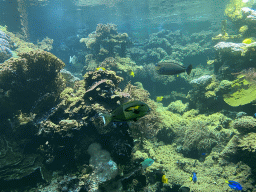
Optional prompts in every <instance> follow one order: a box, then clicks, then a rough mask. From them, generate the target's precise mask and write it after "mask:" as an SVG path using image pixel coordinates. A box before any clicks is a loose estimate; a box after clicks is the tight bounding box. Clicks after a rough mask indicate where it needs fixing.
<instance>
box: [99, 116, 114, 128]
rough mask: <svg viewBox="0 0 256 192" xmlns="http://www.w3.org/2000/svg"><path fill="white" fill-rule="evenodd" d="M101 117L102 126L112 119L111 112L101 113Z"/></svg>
mask: <svg viewBox="0 0 256 192" xmlns="http://www.w3.org/2000/svg"><path fill="white" fill-rule="evenodd" d="M100 117H102V120H103V123H104V126H107V125H108V124H109V123H110V122H111V121H112V115H111V114H107V113H106V114H102V115H100Z"/></svg>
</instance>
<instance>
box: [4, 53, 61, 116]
mask: <svg viewBox="0 0 256 192" xmlns="http://www.w3.org/2000/svg"><path fill="white" fill-rule="evenodd" d="M64 66H65V64H64V63H63V62H62V61H61V60H60V59H59V58H57V57H56V56H54V55H53V54H52V53H49V52H46V51H42V50H36V51H30V52H27V53H22V54H20V55H19V57H18V58H11V59H9V60H7V61H5V62H4V63H3V64H2V65H1V66H0V89H1V90H2V91H1V93H0V94H1V95H0V97H1V101H0V106H1V107H0V108H1V109H3V110H2V112H3V111H5V110H6V111H5V113H6V112H8V111H10V110H12V111H15V110H23V112H28V111H30V110H31V109H32V107H33V106H34V105H36V103H37V102H40V101H43V100H44V99H46V100H48V101H47V102H49V103H50V104H51V103H52V102H54V101H56V99H57V98H58V96H59V94H60V92H61V91H62V90H63V88H64V80H63V78H62V76H61V74H60V70H61V69H62V68H63V67H64ZM37 104H38V103H37ZM2 112H1V113H2Z"/></svg>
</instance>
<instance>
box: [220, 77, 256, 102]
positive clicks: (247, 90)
mask: <svg viewBox="0 0 256 192" xmlns="http://www.w3.org/2000/svg"><path fill="white" fill-rule="evenodd" d="M230 89H231V91H230V93H228V94H224V95H223V98H224V101H225V102H226V103H227V104H229V105H230V106H233V107H237V106H240V105H245V104H248V103H251V102H252V101H254V100H255V99H256V85H255V84H254V83H252V82H250V81H248V80H246V79H245V77H244V76H243V75H242V76H238V78H237V79H236V80H234V81H232V84H231V86H230Z"/></svg>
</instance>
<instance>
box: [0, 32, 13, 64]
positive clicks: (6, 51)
mask: <svg viewBox="0 0 256 192" xmlns="http://www.w3.org/2000/svg"><path fill="white" fill-rule="evenodd" d="M9 41H10V37H9V36H8V35H6V34H5V33H4V32H3V31H1V30H0V63H3V62H4V61H5V60H7V59H9V58H10V57H12V54H13V53H12V51H11V49H10V44H9Z"/></svg>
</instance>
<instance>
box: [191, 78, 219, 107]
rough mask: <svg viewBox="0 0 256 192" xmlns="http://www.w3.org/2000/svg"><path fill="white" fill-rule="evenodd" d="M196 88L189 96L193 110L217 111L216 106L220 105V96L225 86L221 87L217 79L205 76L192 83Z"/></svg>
mask: <svg viewBox="0 0 256 192" xmlns="http://www.w3.org/2000/svg"><path fill="white" fill-rule="evenodd" d="M190 83H191V84H192V86H193V87H194V88H193V89H192V90H190V91H189V92H188V94H187V99H189V101H190V102H189V104H190V107H191V108H196V109H199V110H200V111H209V110H210V111H212V110H213V111H216V110H218V108H217V107H216V106H219V105H217V103H218V104H219V102H221V101H220V99H219V98H218V95H222V94H223V93H222V90H223V89H221V88H222V87H223V84H221V85H220V83H219V81H218V80H217V79H216V77H215V76H214V75H213V76H209V75H205V76H202V77H199V78H198V79H194V80H192V81H190Z"/></svg>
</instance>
